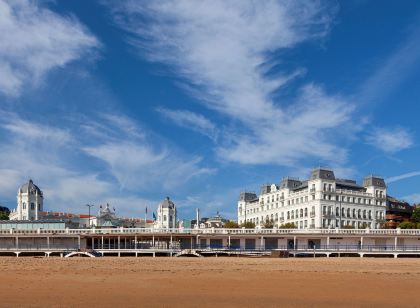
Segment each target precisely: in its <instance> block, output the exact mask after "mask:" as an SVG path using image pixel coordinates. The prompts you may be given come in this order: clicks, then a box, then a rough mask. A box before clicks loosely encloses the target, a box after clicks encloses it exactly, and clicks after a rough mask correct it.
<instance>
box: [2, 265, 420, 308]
mask: <svg viewBox="0 0 420 308" xmlns="http://www.w3.org/2000/svg"><path fill="white" fill-rule="evenodd" d="M0 273H1V287H0V305H1V306H4V307H82V306H85V307H211V306H215V307H216V306H219V307H220V306H223V307H259V306H261V307H262V306H264V307H288V306H290V307H303V306H305V307H307V306H311V307H326V306H330V307H331V306H338V305H340V306H351V307H361V306H364V307H373V306H382V307H384V306H397V305H398V306H404V307H415V306H417V307H420V300H419V299H418V298H419V297H418V294H419V292H420V291H419V288H420V259H367V258H364V259H359V258H330V259H327V258H316V259H312V258H307V259H269V258H267V259H262V258H258V259H257V258H221V257H219V258H108V257H106V258H95V259H90V258H69V259H66V258H63V259H61V258H33V257H21V258H8V257H1V258H0Z"/></svg>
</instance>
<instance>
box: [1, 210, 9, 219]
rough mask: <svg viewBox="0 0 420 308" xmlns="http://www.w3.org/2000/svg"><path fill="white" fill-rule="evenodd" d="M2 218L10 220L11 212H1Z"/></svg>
mask: <svg viewBox="0 0 420 308" xmlns="http://www.w3.org/2000/svg"><path fill="white" fill-rule="evenodd" d="M0 220H9V213H6V212H0Z"/></svg>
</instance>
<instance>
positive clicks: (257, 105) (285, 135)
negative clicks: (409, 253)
mask: <svg viewBox="0 0 420 308" xmlns="http://www.w3.org/2000/svg"><path fill="white" fill-rule="evenodd" d="M113 12H114V14H115V15H114V16H115V20H116V21H117V23H118V24H119V25H120V26H122V27H123V28H124V29H126V30H127V31H129V32H130V33H131V34H132V37H131V39H130V43H132V44H133V45H134V46H135V47H137V48H139V50H140V51H141V53H142V55H144V56H146V57H147V58H148V59H150V60H151V61H159V62H163V63H166V64H168V65H169V66H170V67H171V68H175V70H176V72H177V74H178V77H180V78H181V79H182V80H183V81H184V83H185V85H186V87H187V88H188V92H189V93H190V94H191V95H194V97H195V98H196V99H197V100H198V101H200V102H201V103H203V104H205V106H206V107H207V108H209V109H211V110H215V111H217V112H219V113H221V114H223V115H224V116H227V118H229V119H230V120H232V121H234V122H235V123H239V124H238V125H232V126H229V127H228V128H226V129H224V130H223V132H224V133H223V134H221V135H220V138H218V139H219V140H218V141H219V142H218V144H217V145H216V153H218V155H219V156H220V157H221V158H222V159H225V160H228V161H232V162H239V163H243V164H279V165H287V166H291V165H293V164H295V163H296V162H297V161H300V160H303V159H305V158H307V157H311V158H314V157H315V158H317V159H319V160H322V161H328V162H330V161H333V162H339V161H340V160H341V162H343V161H345V159H346V150H345V149H343V148H341V147H340V146H337V144H340V141H341V139H344V138H348V137H346V136H345V134H340V133H338V135H337V136H340V137H341V138H331V134H332V131H334V132H335V133H337V132H339V131H340V128H343V127H346V126H348V125H351V124H350V121H349V119H350V118H351V115H352V112H353V109H354V108H353V105H352V103H351V102H349V101H348V100H346V99H343V98H342V97H340V96H338V95H335V96H334V95H330V94H328V93H326V92H325V91H324V90H323V89H322V87H320V86H318V85H315V84H307V85H305V86H303V87H301V88H300V89H299V90H298V92H297V94H296V99H292V100H288V101H285V100H284V101H278V100H273V93H274V91H277V90H278V89H280V88H281V87H282V86H284V85H285V84H286V83H289V82H291V80H293V79H294V78H296V77H298V76H301V72H302V68H295V69H292V70H290V69H289V70H286V69H284V70H283V71H281V72H280V73H278V74H276V75H275V76H274V75H273V74H270V68H271V67H272V65H274V63H273V62H272V60H271V57H270V56H269V55H270V54H272V53H273V52H275V51H278V50H287V49H291V48H294V47H296V45H297V44H299V43H301V42H304V41H308V40H314V39H323V38H325V37H326V35H327V34H328V32H329V29H330V25H331V23H332V21H333V19H334V15H335V12H336V8H335V7H332V6H328V5H327V4H324V3H323V2H300V1H294V2H279V1H265V2H264V3H259V4H258V5H255V3H254V2H252V1H234V2H224V1H212V2H193V3H191V2H190V1H163V2H146V3H141V4H138V3H137V2H135V1H125V2H123V4H120V5H116V6H114V7H113ZM276 63H278V61H277V60H276ZM171 116H172V117H173V118H174V117H175V115H174V114H171ZM177 116H180V115H179V114H177Z"/></svg>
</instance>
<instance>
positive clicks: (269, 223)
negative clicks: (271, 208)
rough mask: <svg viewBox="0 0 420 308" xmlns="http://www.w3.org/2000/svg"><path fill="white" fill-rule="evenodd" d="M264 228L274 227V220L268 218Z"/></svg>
mask: <svg viewBox="0 0 420 308" xmlns="http://www.w3.org/2000/svg"><path fill="white" fill-rule="evenodd" d="M264 228H266V229H273V228H274V221H272V220H266V221H265V223H264Z"/></svg>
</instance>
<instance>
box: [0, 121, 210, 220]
mask: <svg viewBox="0 0 420 308" xmlns="http://www.w3.org/2000/svg"><path fill="white" fill-rule="evenodd" d="M77 118H79V117H75V119H71V120H69V121H70V122H63V123H60V125H61V126H64V127H66V129H63V128H61V126H58V125H55V126H53V125H47V124H40V123H37V122H34V121H30V120H25V119H22V118H21V117H19V116H18V115H17V114H12V113H0V120H1V121H0V122H1V123H2V124H1V125H0V134H1V135H2V139H1V140H0V152H1V153H2V159H1V160H0V192H1V193H2V195H3V196H7V197H6V199H3V200H0V202H4V201H5V200H6V201H8V200H9V201H10V200H13V199H14V198H15V194H16V189H17V187H18V185H21V184H23V183H24V182H25V181H27V180H28V178H32V179H33V180H34V181H36V182H37V183H38V184H39V185H40V186H41V187H42V189H43V190H44V192H45V197H46V208H48V209H54V210H61V211H73V212H74V211H83V210H84V206H83V205H84V204H86V203H88V202H89V203H96V204H97V203H100V202H102V203H103V202H106V201H107V200H108V202H109V201H110V200H112V201H113V202H115V203H116V204H115V205H116V206H117V208H119V210H120V211H121V210H122V212H120V213H121V214H123V215H128V216H133V215H134V216H139V215H142V211H143V210H144V204H146V203H147V204H149V205H150V204H152V202H154V201H153V200H154V199H149V198H147V197H144V195H142V194H151V193H156V194H158V195H163V194H164V193H168V192H169V193H174V192H175V189H178V188H179V187H181V186H182V185H185V184H186V183H188V182H189V181H190V180H191V179H197V178H199V177H201V176H207V175H209V174H212V173H213V172H214V171H215V170H213V169H210V168H205V167H202V166H201V165H202V162H201V158H200V157H192V158H191V157H188V158H185V157H184V156H183V154H182V153H179V152H177V150H176V149H174V148H170V147H168V146H164V147H163V146H161V145H159V142H152V141H150V140H148V139H147V138H146V137H145V136H146V134H144V132H143V130H142V129H140V128H139V125H137V123H136V122H135V121H133V120H132V119H130V118H129V117H126V116H124V115H121V114H117V113H114V114H112V115H109V114H102V115H101V116H100V117H98V118H90V119H89V121H87V122H88V123H89V124H90V125H91V126H90V129H89V130H85V129H84V128H82V129H83V130H84V134H83V136H81V135H80V134H79V133H78V127H80V126H79V124H80V123H78V122H77V120H76V119H77ZM80 119H82V120H81V121H82V122H85V120H86V118H85V117H80ZM72 121H75V122H72ZM105 123H106V125H105ZM103 127H107V128H108V129H109V132H108V131H106V132H107V133H105V134H102V135H101V134H99V133H98V132H101V131H103ZM111 132H112V134H111ZM1 184H4V185H1ZM132 200H137V202H132ZM140 201H141V202H140ZM129 202H131V208H130V207H129ZM120 204H121V208H120V207H119V205H120ZM153 206H155V204H154V203H153Z"/></svg>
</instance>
